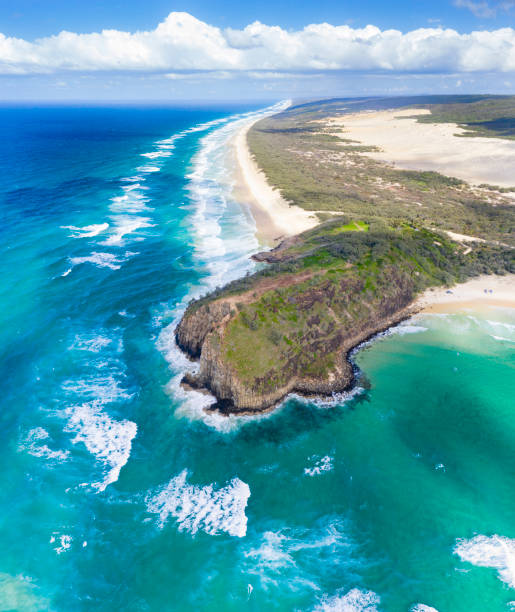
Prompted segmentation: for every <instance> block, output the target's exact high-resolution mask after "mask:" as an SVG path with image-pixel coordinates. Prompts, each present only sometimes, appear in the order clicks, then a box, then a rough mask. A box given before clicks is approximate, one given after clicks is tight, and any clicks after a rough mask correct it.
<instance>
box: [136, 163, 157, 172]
mask: <svg viewBox="0 0 515 612" xmlns="http://www.w3.org/2000/svg"><path fill="white" fill-rule="evenodd" d="M136 170H137V172H144V173H145V174H146V173H150V172H159V171H160V170H161V168H160V167H159V166H151V165H150V164H148V165H146V166H139V167H138V168H136Z"/></svg>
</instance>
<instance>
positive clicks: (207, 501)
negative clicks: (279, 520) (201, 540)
mask: <svg viewBox="0 0 515 612" xmlns="http://www.w3.org/2000/svg"><path fill="white" fill-rule="evenodd" d="M187 477H188V472H187V470H183V471H182V472H181V473H180V474H179V475H177V476H175V477H174V478H172V479H171V480H170V482H169V483H168V484H166V485H164V486H163V487H161V488H160V489H158V490H157V491H155V492H153V493H152V494H150V495H148V496H147V498H146V504H147V510H148V512H150V513H153V514H157V515H158V516H159V518H158V525H159V527H161V528H162V527H163V526H164V525H165V523H166V522H167V520H168V518H169V517H170V516H172V517H174V518H175V519H176V522H177V524H178V526H179V530H181V531H182V530H185V531H189V532H190V533H191V534H193V535H194V534H195V533H197V531H199V530H200V531H204V532H205V533H208V534H209V535H217V534H219V533H220V532H222V531H224V532H226V533H228V534H229V535H231V536H236V537H239V538H242V537H243V536H245V534H246V533H247V517H246V516H245V508H246V506H247V500H248V498H249V497H250V489H249V486H248V485H247V484H246V483H244V482H243V481H241V480H240V479H239V478H233V479H232V480H231V482H229V484H227V485H226V486H225V487H222V488H221V489H215V488H214V486H213V485H206V486H198V485H191V484H189V483H188V482H187Z"/></svg>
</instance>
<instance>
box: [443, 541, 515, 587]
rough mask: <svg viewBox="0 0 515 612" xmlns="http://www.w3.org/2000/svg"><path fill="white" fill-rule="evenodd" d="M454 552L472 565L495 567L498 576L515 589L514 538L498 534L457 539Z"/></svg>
mask: <svg viewBox="0 0 515 612" xmlns="http://www.w3.org/2000/svg"><path fill="white" fill-rule="evenodd" d="M454 553H455V554H457V555H459V557H460V558H461V560H462V561H468V562H469V563H472V565H477V566H478V567H491V568H493V569H496V570H497V573H498V576H499V578H500V579H501V580H502V581H503V582H505V583H506V584H507V585H508V586H510V587H511V588H512V589H515V539H513V538H506V537H504V536H499V535H493V536H490V537H488V536H484V535H477V536H475V537H473V538H471V539H470V540H465V539H458V540H456V546H455V547H454Z"/></svg>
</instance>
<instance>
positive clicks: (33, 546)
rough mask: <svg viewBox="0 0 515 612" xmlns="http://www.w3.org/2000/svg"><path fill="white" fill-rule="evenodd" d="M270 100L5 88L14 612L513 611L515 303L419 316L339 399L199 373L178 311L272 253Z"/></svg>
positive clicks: (370, 356)
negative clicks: (262, 134)
mask: <svg viewBox="0 0 515 612" xmlns="http://www.w3.org/2000/svg"><path fill="white" fill-rule="evenodd" d="M263 112H270V111H266V110H265V111H263V110H261V111H260V110H258V109H256V108H249V107H241V108H220V107H219V108H210V109H208V108H156V107H146V108H138V107H114V106H113V107H108V108H100V107H87V108H75V107H44V108H39V107H37V108H29V107H19V108H8V107H2V108H0V168H1V169H2V181H1V182H0V210H1V211H2V223H1V224H0V249H1V256H0V274H1V279H2V283H1V284H0V346H1V347H2V350H1V360H0V376H1V379H2V381H3V385H2V399H1V406H2V408H1V411H0V419H1V421H0V461H1V465H2V468H3V469H2V471H1V472H0V550H1V553H0V610H56V611H66V612H68V611H70V610H110V611H111V610H119V609H125V610H141V611H161V610H190V609H194V610H223V611H227V610H234V611H239V610H268V609H275V610H285V611H289V610H315V609H317V610H321V609H325V610H344V611H351V612H356V611H357V612H359V611H365V610H366V611H367V612H374V611H376V610H386V611H392V612H397V611H406V612H407V611H408V610H418V611H419V612H424V610H425V611H426V612H427V611H430V610H434V609H438V610H439V611H440V612H446V611H452V612H465V611H466V612H470V611H474V612H482V611H485V610H489V611H490V610H492V611H497V610H509V609H510V604H509V602H510V601H511V599H513V597H514V596H513V591H512V588H513V587H514V586H515V572H514V569H513V568H514V567H515V561H514V559H515V544H514V542H515V540H514V538H515V527H514V523H513V503H514V500H515V496H514V493H513V491H514V490H515V489H514V485H515V482H514V474H515V470H514V468H515V465H514V461H513V447H514V444H515V428H514V425H513V423H514V421H513V418H512V411H513V402H512V400H513V396H514V393H515V388H514V377H513V363H514V361H513V348H514V346H515V321H514V318H513V311H509V310H506V311H501V310H496V311H495V312H494V311H492V312H488V313H486V314H485V313H482V314H477V315H475V314H473V313H461V314H458V315H452V316H451V315H449V316H442V317H433V318H431V317H426V319H421V321H420V322H418V323H417V324H416V325H411V324H408V325H407V326H404V327H402V328H401V329H400V330H398V331H400V332H401V333H398V334H393V335H391V336H387V337H385V338H383V339H382V340H381V341H379V342H377V343H376V344H373V345H372V346H370V347H369V348H367V349H366V350H364V351H362V352H361V353H360V354H359V355H358V357H357V359H358V363H359V365H360V366H361V368H362V369H363V371H364V372H365V375H366V376H367V379H368V381H369V385H368V386H369V387H370V388H369V389H368V388H367V390H366V391H365V390H363V389H358V393H357V394H355V395H354V396H353V397H340V398H336V399H335V401H334V402H332V403H331V404H330V405H326V404H322V405H319V404H312V403H311V404H310V403H308V402H305V401H300V400H298V399H295V398H293V399H290V400H289V401H287V402H286V403H285V404H284V405H283V406H282V407H281V409H279V410H278V411H277V412H275V413H274V414H272V415H267V416H264V417H262V418H252V419H246V418H231V419H225V418H222V417H215V416H213V415H210V416H208V415H207V414H206V413H205V412H204V411H203V406H205V405H206V403H208V402H209V401H210V400H209V398H207V397H205V396H202V395H200V394H197V393H186V392H184V391H183V390H182V389H181V388H180V386H179V380H180V378H181V376H182V373H183V371H184V369H185V368H188V367H191V364H189V362H187V360H186V359H185V358H184V356H182V355H181V353H180V352H179V351H178V350H177V349H176V347H175V344H174V341H173V329H174V325H175V323H176V322H177V320H178V318H179V317H180V314H181V312H182V310H183V309H184V308H185V306H186V304H187V303H188V301H189V300H190V299H191V298H192V297H195V296H198V295H200V294H202V293H204V292H205V291H207V290H209V289H210V288H213V287H215V286H217V285H221V284H223V283H225V282H227V281H229V280H231V279H232V278H236V277H238V276H240V275H242V274H244V273H245V272H246V271H247V270H251V269H252V267H253V264H252V263H251V261H250V260H249V258H248V256H249V254H250V253H252V252H254V251H256V250H258V249H259V248H260V247H259V244H258V242H257V241H256V239H255V227H254V223H253V220H252V218H251V217H250V216H249V213H248V210H247V209H246V207H245V203H244V202H243V203H242V202H237V201H235V199H234V197H233V195H232V174H231V167H232V165H233V163H234V160H233V159H232V157H231V147H230V146H229V144H230V142H231V139H232V138H233V136H234V134H235V133H236V131H237V130H238V129H239V127H240V126H242V125H244V124H245V123H246V122H248V121H250V120H252V119H253V118H257V117H259V116H261V114H262V113H263ZM408 332H412V333H408ZM428 364H431V367H430V368H429V367H428ZM420 602H423V603H424V604H426V606H429V605H431V606H433V607H431V608H428V607H425V608H424V607H423V606H418V607H416V605H417V604H419V603H420ZM414 606H415V607H414Z"/></svg>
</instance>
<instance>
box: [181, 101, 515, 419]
mask: <svg viewBox="0 0 515 612" xmlns="http://www.w3.org/2000/svg"><path fill="white" fill-rule="evenodd" d="M395 104H398V105H399V106H409V105H410V104H411V105H416V106H418V107H420V106H421V105H422V104H433V105H436V106H432V107H431V108H432V109H434V116H432V119H433V120H435V121H440V120H441V121H444V120H445V121H458V117H461V120H460V123H463V122H465V123H467V125H469V126H470V127H471V129H473V130H474V133H483V131H484V130H486V129H488V130H494V129H495V130H497V133H498V134H500V133H501V131H500V129H499V125H500V124H499V122H498V123H496V126H497V127H493V125H489V127H486V124H487V123H489V124H492V122H495V121H497V119H495V118H494V115H495V114H496V113H497V115H504V116H506V117H507V116H513V114H512V115H508V114H509V113H510V112H513V109H514V108H515V98H501V97H498V98H497V97H482V96H476V97H470V98H464V97H453V98H452V99H450V100H448V101H447V103H445V100H444V99H442V97H429V98H427V97H426V98H423V99H422V100H421V99H418V100H413V99H407V98H402V99H398V100H396V101H395V103H394V101H393V100H392V99H383V100H372V101H371V100H352V101H349V100H329V101H325V102H322V103H320V102H319V103H307V104H304V105H299V106H295V107H292V108H290V109H288V111H286V112H283V113H281V114H279V115H276V116H274V117H270V118H267V119H264V120H262V121H260V122H258V123H257V124H256V125H255V126H254V127H253V128H252V129H251V130H250V132H249V136H248V139H249V145H250V148H251V151H252V153H253V154H254V156H255V158H256V160H257V162H258V164H259V165H260V166H261V168H262V169H263V170H264V172H265V174H266V176H267V178H268V180H269V182H270V183H271V184H272V185H273V186H275V187H277V188H278V189H280V191H281V193H282V194H283V196H284V197H285V198H286V199H287V200H289V201H291V202H292V203H294V204H297V205H299V206H301V207H303V208H305V209H308V210H312V211H316V212H317V213H318V214H319V217H320V218H321V219H323V220H324V222H323V223H321V224H320V225H319V226H317V227H316V228H314V229H312V230H309V231H307V232H304V233H303V234H301V235H300V236H298V237H296V238H295V239H293V240H290V241H288V242H287V243H284V244H283V245H281V246H279V247H278V248H277V249H274V250H273V251H272V252H270V253H265V254H261V257H260V260H264V261H268V262H271V263H269V265H267V266H264V267H262V268H261V269H260V270H259V271H258V272H256V273H255V274H253V275H250V276H246V277H245V278H242V279H239V280H237V281H234V282H232V283H230V284H229V285H227V286H226V287H223V288H219V289H217V290H216V291H214V292H213V293H211V294H210V295H208V296H206V297H204V298H202V299H200V300H197V301H195V302H193V303H192V304H190V306H189V307H188V310H187V312H186V315H185V320H186V325H185V326H184V331H183V338H184V343H187V342H188V340H187V339H188V337H189V336H188V334H189V331H188V330H189V327H188V324H187V320H188V318H190V319H191V321H192V324H191V329H192V330H196V329H198V330H199V332H198V333H200V334H204V333H207V336H205V337H207V338H209V342H210V357H209V359H210V363H209V365H204V369H202V367H201V377H200V379H199V380H200V384H204V385H207V386H208V388H210V389H213V388H215V389H218V393H219V397H220V398H223V400H224V401H228V402H229V403H230V402H231V401H233V400H234V401H235V403H237V400H236V399H234V398H235V397H239V398H242V399H241V402H242V403H241V404H240V407H243V408H246V407H251V408H252V409H256V407H258V408H257V409H259V407H266V406H268V405H270V403H273V401H277V400H278V399H280V397H281V391H280V390H281V389H282V390H284V389H292V388H295V389H302V390H306V389H307V390H310V391H312V390H313V389H315V390H318V391H321V390H323V391H324V392H330V391H331V390H333V389H335V388H341V385H342V384H344V383H345V382H346V381H347V382H349V380H350V378H349V376H350V375H349V372H348V366H346V365H345V363H344V361H343V360H344V355H345V354H346V352H347V351H348V350H350V348H352V347H353V346H355V345H356V344H357V343H358V342H360V341H362V340H363V339H364V338H366V337H368V336H369V335H370V334H371V333H375V332H377V331H378V330H380V329H382V328H384V327H386V326H388V325H389V324H391V321H395V320H398V319H399V317H400V316H402V313H404V312H405V309H406V308H407V307H408V306H409V305H410V304H411V303H412V302H413V299H414V298H415V297H416V296H417V294H419V293H420V292H421V291H423V290H424V289H426V288H428V287H432V286H438V285H440V286H441V285H451V284H454V283H456V282H460V281H464V280H466V279H467V278H469V277H472V276H476V275H478V274H483V273H497V274H504V273H506V272H512V273H515V236H514V229H515V228H514V226H515V223H514V221H515V209H514V206H513V200H510V199H509V198H508V197H507V196H506V195H504V193H503V190H500V189H495V188H492V187H491V186H482V187H480V188H474V189H472V188H470V187H469V186H468V185H467V184H465V183H463V182H462V181H460V180H458V179H454V178H451V177H447V176H443V175H441V174H438V173H436V172H417V171H403V170H396V169H395V168H392V167H390V166H388V165H386V164H383V163H380V162H377V161H375V160H373V159H370V158H368V157H366V156H364V155H363V153H364V152H366V150H365V149H366V147H361V146H360V145H357V144H356V143H354V142H352V141H348V140H342V139H340V138H338V137H337V136H335V135H334V133H333V132H334V131H333V130H332V128H331V127H330V126H329V125H328V124H327V122H326V119H327V117H330V116H334V115H335V114H338V113H341V112H348V111H349V110H350V109H351V108H352V110H362V109H366V108H392V106H395ZM498 118H499V117H498ZM422 119H423V120H426V117H423V118H422ZM503 129H504V128H503ZM334 213H338V214H336V215H335V214H334ZM448 231H452V232H456V233H459V234H465V235H467V236H474V237H477V238H481V239H482V240H481V241H476V242H470V241H469V242H467V243H466V244H460V243H458V242H456V241H454V240H451V239H450V238H449V236H448V234H447V233H446V232H448ZM213 302H217V304H219V305H220V306H224V308H225V310H223V309H222V308H220V310H219V312H222V314H223V313H225V314H223V317H225V318H224V319H223V321H224V322H223V323H221V324H220V326H219V327H218V328H217V327H216V326H215V328H214V329H213V331H211V332H210V331H207V332H206V331H203V330H208V325H207V324H206V325H205V324H204V323H205V322H206V321H208V323H209V321H211V319H212V318H214V320H218V321H220V320H221V319H220V318H218V319H216V317H217V316H222V315H216V312H217V310H216V308H214V309H210V307H211V304H212V303H213ZM227 314H229V315H230V316H229V317H227V316H226V315H227ZM199 320H200V322H199ZM181 325H182V324H181ZM191 334H192V336H193V337H194V336H195V331H192V332H191ZM193 342H195V340H193ZM201 363H202V362H201ZM346 367H347V369H346ZM220 368H222V371H223V372H230V373H231V374H230V375H228V376H221V375H220ZM213 372H218V374H217V375H216V376H215V375H214V374H213ZM235 380H236V382H234V381H235ZM292 381H293V382H292ZM299 381H303V382H302V383H301V384H300V386H299ZM306 381H307V382H306ZM310 381H319V384H318V386H317V385H316V384H315V385H313V384H312V383H311V382H310ZM193 382H195V381H193ZM213 385H215V387H213ZM216 385H219V386H218V387H216ZM292 385H293V386H292ZM274 393H276V394H277V393H279V395H277V397H276V399H275V400H271V399H270V397H272V396H273V394H274ZM249 397H250V398H251V399H248V398H249ZM256 397H258V399H257V400H255V398H256ZM259 397H267V398H268V399H266V400H263V403H262V404H260V401H259ZM252 398H254V399H252ZM236 407H238V406H236Z"/></svg>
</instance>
